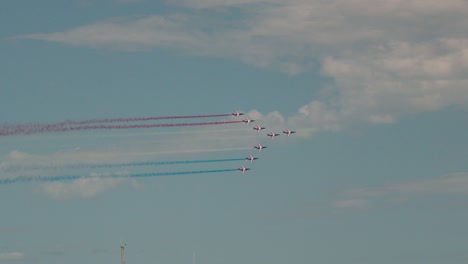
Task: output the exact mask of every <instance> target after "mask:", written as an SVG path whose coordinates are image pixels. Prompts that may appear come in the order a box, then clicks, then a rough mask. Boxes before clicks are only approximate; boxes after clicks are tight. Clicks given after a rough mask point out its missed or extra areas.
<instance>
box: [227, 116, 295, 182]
mask: <svg viewBox="0 0 468 264" xmlns="http://www.w3.org/2000/svg"><path fill="white" fill-rule="evenodd" d="M231 115H233V116H235V117H239V116H241V115H244V113H241V112H239V111H235V112H233V113H231ZM254 121H255V120H253V119H249V118H248V117H245V119H243V120H242V122H244V123H245V124H246V125H248V124H250V123H251V122H254ZM253 129H254V130H256V131H257V132H260V130H263V129H266V128H265V127H262V126H260V125H259V124H256V125H255V127H253ZM294 133H296V131H291V130H289V129H286V130H284V131H283V134H286V135H287V136H288V137H289V136H290V135H291V134H294ZM279 135H281V134H279V133H275V132H274V131H271V132H270V133H268V134H267V136H268V137H269V138H271V139H273V138H275V137H277V136H279ZM254 148H255V149H257V150H258V151H259V152H260V151H261V150H262V149H264V148H267V146H263V145H261V144H257V145H255V146H254ZM245 159H246V160H248V161H250V163H252V162H253V161H254V160H256V159H258V158H256V157H254V156H252V155H249V156H248V157H246V158H245ZM237 170H239V171H240V172H241V173H245V171H247V170H250V168H246V167H244V166H241V167H240V168H238V169H237Z"/></svg>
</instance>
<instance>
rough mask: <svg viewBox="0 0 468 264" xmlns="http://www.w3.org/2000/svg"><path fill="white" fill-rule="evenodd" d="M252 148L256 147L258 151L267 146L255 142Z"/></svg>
mask: <svg viewBox="0 0 468 264" xmlns="http://www.w3.org/2000/svg"><path fill="white" fill-rule="evenodd" d="M254 148H256V149H258V151H261V150H262V149H264V148H267V147H265V146H262V145H260V144H257V145H256V146H255V147H254Z"/></svg>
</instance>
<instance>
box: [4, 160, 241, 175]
mask: <svg viewBox="0 0 468 264" xmlns="http://www.w3.org/2000/svg"><path fill="white" fill-rule="evenodd" d="M241 160H245V158H231V159H205V160H174V161H145V162H128V163H104V164H92V163H78V164H65V165H24V166H9V167H6V168H4V169H2V171H3V172H12V171H18V170H46V169H58V168H66V169H85V168H88V169H104V168H118V167H140V166H159V165H175V164H195V163H215V162H231V161H241Z"/></svg>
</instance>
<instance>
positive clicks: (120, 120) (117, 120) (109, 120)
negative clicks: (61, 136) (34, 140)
mask: <svg viewBox="0 0 468 264" xmlns="http://www.w3.org/2000/svg"><path fill="white" fill-rule="evenodd" d="M226 116H231V114H216V115H186V116H150V117H131V118H103V119H88V120H81V121H76V120H66V121H63V122H59V123H55V124H59V125H62V124H63V125H88V124H98V123H126V122H139V121H152V120H165V119H189V118H210V117H226ZM52 125H54V124H52Z"/></svg>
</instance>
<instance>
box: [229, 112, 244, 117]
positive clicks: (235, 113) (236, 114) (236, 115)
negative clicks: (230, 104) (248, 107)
mask: <svg viewBox="0 0 468 264" xmlns="http://www.w3.org/2000/svg"><path fill="white" fill-rule="evenodd" d="M231 115H233V116H235V117H239V116H241V115H244V113H239V111H235V112H234V113H231Z"/></svg>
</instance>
